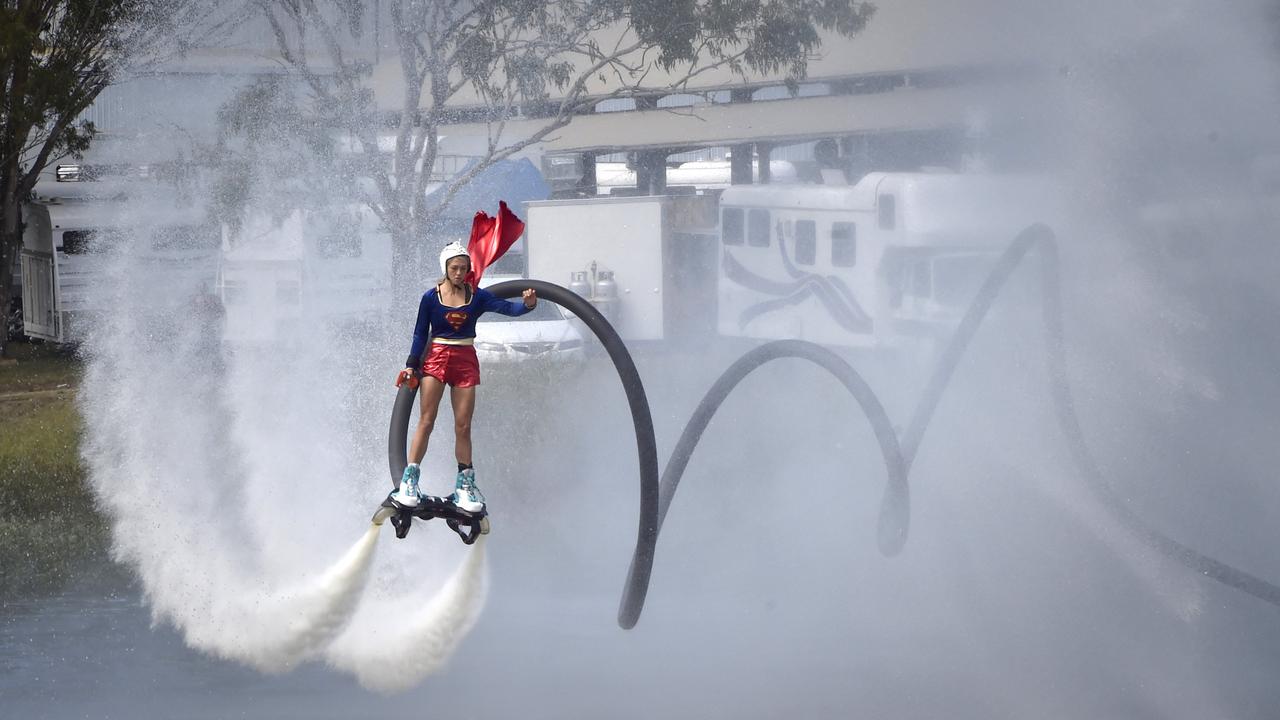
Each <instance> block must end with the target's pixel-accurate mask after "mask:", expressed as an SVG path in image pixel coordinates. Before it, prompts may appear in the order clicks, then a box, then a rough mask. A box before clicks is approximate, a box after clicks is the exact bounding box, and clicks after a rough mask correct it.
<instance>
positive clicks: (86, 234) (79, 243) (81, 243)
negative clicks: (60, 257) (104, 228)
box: [59, 230, 96, 255]
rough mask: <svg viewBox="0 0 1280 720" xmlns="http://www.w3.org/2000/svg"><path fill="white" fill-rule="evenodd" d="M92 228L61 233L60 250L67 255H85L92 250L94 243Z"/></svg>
mask: <svg viewBox="0 0 1280 720" xmlns="http://www.w3.org/2000/svg"><path fill="white" fill-rule="evenodd" d="M95 234H96V233H94V232H93V231H92V230H68V231H66V232H64V233H62V247H61V248H59V249H60V250H62V252H64V253H66V254H68V255H86V254H88V253H90V252H92V247H93V245H94V239H95V238H94V237H93V236H94V235H95Z"/></svg>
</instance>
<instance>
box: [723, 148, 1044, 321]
mask: <svg viewBox="0 0 1280 720" xmlns="http://www.w3.org/2000/svg"><path fill="white" fill-rule="evenodd" d="M1054 201H1055V198H1054V197H1053V194H1052V192H1051V189H1050V186H1049V184H1048V183H1047V182H1045V181H1044V180H1042V179H1038V178H1032V177H1012V176H997V175H962V174H941V173H939V174H933V173H871V174H869V175H867V176H866V177H864V178H862V180H861V181H859V182H858V183H857V184H856V185H852V186H822V185H791V186H770V185H756V186H736V187H732V188H730V189H728V190H726V191H725V192H724V193H723V194H722V195H721V196H720V226H719V238H720V262H719V276H718V286H719V293H718V295H719V320H718V323H717V326H718V329H719V332H720V334H721V335H724V336H729V337H748V338H755V339H760V340H769V339H775V338H799V339H804V340H810V341H813V342H816V343H821V344H824V345H832V346H843V347H880V346H889V345H893V344H895V343H897V342H898V341H900V340H902V339H904V338H910V337H921V336H924V337H931V336H935V335H937V334H938V333H940V332H945V331H948V330H949V329H950V328H951V327H953V326H954V324H955V322H956V321H957V320H958V319H959V317H960V314H961V313H963V311H964V310H965V309H966V308H967V307H968V304H969V302H970V300H971V299H972V297H973V295H974V293H975V292H976V290H977V288H978V287H979V285H980V284H981V283H982V281H983V279H984V278H985V277H986V275H987V272H988V271H989V270H990V268H991V267H992V265H993V263H994V261H995V259H996V257H997V255H998V254H999V253H1000V252H1001V251H1002V250H1004V248H1005V247H1006V246H1008V244H1009V243H1010V242H1011V241H1012V240H1013V238H1014V237H1015V236H1016V235H1017V233H1018V232H1019V231H1020V230H1022V229H1023V228H1025V227H1026V226H1028V225H1030V224H1032V223H1035V222H1049V223H1052V222H1054V218H1053V217H1052V215H1053V214H1055V213H1053V212H1052V211H1051V207H1052V206H1053V204H1054Z"/></svg>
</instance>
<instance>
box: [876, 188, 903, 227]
mask: <svg viewBox="0 0 1280 720" xmlns="http://www.w3.org/2000/svg"><path fill="white" fill-rule="evenodd" d="M876 207H877V208H878V209H879V211H880V229H881V230H892V229H893V228H894V223H895V222H896V220H897V217H898V215H897V213H898V203H897V201H896V200H895V199H894V197H893V196H892V195H887V194H886V195H881V196H880V199H879V202H877V203H876Z"/></svg>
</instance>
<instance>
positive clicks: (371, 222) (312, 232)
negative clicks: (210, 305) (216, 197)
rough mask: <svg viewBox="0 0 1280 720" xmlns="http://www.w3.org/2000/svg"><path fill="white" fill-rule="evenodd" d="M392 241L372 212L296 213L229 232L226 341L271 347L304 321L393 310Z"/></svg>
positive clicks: (223, 273) (221, 274)
mask: <svg viewBox="0 0 1280 720" xmlns="http://www.w3.org/2000/svg"><path fill="white" fill-rule="evenodd" d="M391 289H392V273H391V236H390V233H389V232H387V230H386V229H385V228H384V227H383V226H382V224H381V222H380V221H379V220H378V219H377V217H375V216H374V215H373V214H372V212H370V211H369V210H368V208H364V207H357V206H350V207H344V208H339V209H336V210H328V211H303V210H294V211H293V212H291V213H289V214H288V215H287V216H285V217H284V218H282V219H279V220H276V219H273V218H269V217H266V216H256V217H253V218H251V219H250V220H249V221H247V222H246V223H245V224H244V225H243V226H242V227H241V228H240V229H239V230H238V231H236V232H232V231H231V230H230V229H229V228H224V229H223V245H222V256H221V259H220V261H219V264H218V281H217V290H218V294H219V296H220V297H221V299H222V303H223V306H224V308H225V309H226V330H225V333H226V334H225V338H226V339H227V340H228V341H229V342H232V343H248V344H252V343H269V342H272V341H274V340H275V339H276V338H279V337H281V336H282V335H284V334H285V333H287V332H288V330H289V329H290V326H292V325H295V324H297V323H299V322H302V321H304V319H305V320H306V321H318V322H364V321H374V320H376V319H378V318H379V317H381V315H382V313H385V312H386V311H387V310H388V308H390V305H391Z"/></svg>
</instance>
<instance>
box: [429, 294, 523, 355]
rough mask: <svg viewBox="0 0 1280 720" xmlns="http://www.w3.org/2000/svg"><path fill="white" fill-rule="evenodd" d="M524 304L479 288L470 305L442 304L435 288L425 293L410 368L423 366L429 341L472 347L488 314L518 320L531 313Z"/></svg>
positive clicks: (472, 295)
mask: <svg viewBox="0 0 1280 720" xmlns="http://www.w3.org/2000/svg"><path fill="white" fill-rule="evenodd" d="M530 309H531V308H527V307H525V305H524V303H523V302H515V301H511V300H503V299H502V298H499V297H497V296H496V295H494V294H493V293H491V292H489V291H488V290H485V289H484V288H476V290H475V292H473V293H472V294H471V302H469V303H467V304H466V305H460V306H458V307H449V306H448V305H445V304H444V303H442V302H440V289H439V288H438V287H433V288H431V289H430V290H428V291H426V292H425V293H423V294H422V301H421V302H419V303H418V321H417V323H415V324H414V326H413V347H412V348H410V350H409V359H408V360H406V361H405V365H406V366H407V367H411V368H416V367H419V366H420V365H421V364H422V353H423V351H425V350H426V349H427V343H428V342H438V343H443V344H446V345H470V344H471V341H472V340H474V339H475V337H476V320H477V319H479V317H480V316H481V315H483V314H485V313H487V312H496V313H501V314H503V315H509V316H511V317H518V316H520V315H523V314H525V313H527V312H529V310H530Z"/></svg>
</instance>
